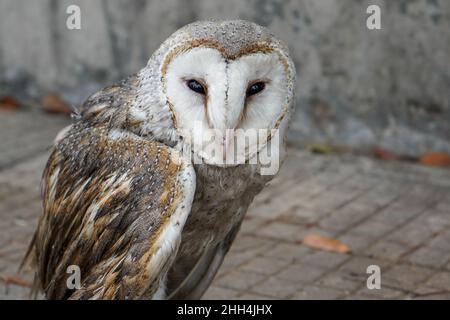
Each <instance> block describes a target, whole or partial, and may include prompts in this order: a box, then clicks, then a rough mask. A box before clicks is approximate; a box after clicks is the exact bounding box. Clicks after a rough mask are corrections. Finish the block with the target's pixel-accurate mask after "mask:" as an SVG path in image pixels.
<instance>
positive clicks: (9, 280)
mask: <svg viewBox="0 0 450 320" xmlns="http://www.w3.org/2000/svg"><path fill="white" fill-rule="evenodd" d="M0 280H2V281H3V282H5V283H6V284H14V285H17V286H21V287H27V288H31V286H32V283H31V282H30V281H27V280H25V279H22V278H20V277H18V276H13V275H11V276H6V275H2V276H0Z"/></svg>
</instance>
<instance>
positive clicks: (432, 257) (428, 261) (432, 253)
mask: <svg viewBox="0 0 450 320" xmlns="http://www.w3.org/2000/svg"><path fill="white" fill-rule="evenodd" d="M406 260H407V261H409V262H411V263H412V264H415V265H420V266H428V267H434V268H441V267H443V266H445V265H446V263H447V262H448V261H449V260H450V252H449V251H443V250H435V249H433V248H430V247H420V248H418V249H417V250H415V251H414V252H413V253H411V254H410V255H409V256H408V257H407V258H406Z"/></svg>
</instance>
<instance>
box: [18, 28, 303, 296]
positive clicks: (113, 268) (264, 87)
mask: <svg viewBox="0 0 450 320" xmlns="http://www.w3.org/2000/svg"><path fill="white" fill-rule="evenodd" d="M294 81H295V69H294V65H293V63H292V60H291V58H290V56H289V53H288V49H287V47H286V46H285V45H284V44H283V43H282V42H281V41H280V40H278V39H276V38H275V37H274V36H273V35H272V34H271V33H270V32H269V31H268V30H267V29H266V28H264V27H261V26H259V25H256V24H254V23H251V22H247V21H240V20H236V21H202V22H195V23H192V24H189V25H187V26H185V27H183V28H181V29H180V30H178V31H176V32H175V33H174V34H173V35H172V36H170V37H169V38H168V39H167V40H166V41H165V42H164V43H163V44H162V45H161V46H160V47H159V49H158V50H157V51H156V52H155V53H154V54H153V55H152V56H151V58H150V59H149V62H148V64H147V65H146V66H145V67H144V68H143V69H142V70H140V71H139V72H138V73H136V74H135V75H132V76H130V77H128V78H127V79H125V80H122V81H121V82H119V83H117V84H115V85H112V86H110V87H107V88H105V89H103V90H101V91H99V92H97V93H95V94H93V95H92V96H90V97H89V98H88V99H87V100H86V101H85V102H84V103H83V104H82V106H81V107H80V108H79V112H78V116H77V117H75V120H74V123H73V124H72V125H70V126H69V127H67V128H65V129H64V130H63V131H62V132H60V133H59V134H58V136H57V137H56V139H55V143H54V147H53V150H52V153H51V155H50V158H49V160H48V162H47V165H46V168H45V170H44V174H43V179H42V193H43V213H42V215H41V217H40V219H39V223H38V227H37V230H36V232H35V235H34V237H33V240H32V242H31V244H30V247H29V250H28V253H27V255H26V257H25V260H24V261H25V263H26V264H29V265H31V266H34V269H35V280H34V288H35V290H42V291H43V292H44V293H45V296H46V297H47V298H49V299H173V298H175V299H198V298H200V297H201V296H202V295H203V293H204V292H205V291H206V289H207V288H208V286H209V285H210V283H211V281H212V280H213V278H214V275H215V274H216V272H217V271H218V269H219V267H220V265H221V263H222V261H223V259H224V256H225V254H226V253H227V251H228V249H229V248H230V245H231V243H232V242H233V240H234V238H235V236H236V234H237V232H238V230H239V227H240V224H241V222H242V220H243V217H244V215H245V213H246V211H247V208H248V207H249V205H250V203H251V202H252V200H253V198H254V197H255V195H257V194H258V193H259V192H260V191H261V190H262V188H263V187H264V185H265V184H266V183H267V182H268V181H269V180H271V179H272V178H273V175H264V174H262V173H261V167H262V164H261V162H260V160H258V159H259V158H258V155H259V154H261V153H263V152H266V151H267V150H268V148H269V147H270V145H271V144H274V143H275V142H274V138H273V135H272V132H274V131H276V132H278V133H279V140H281V142H280V143H279V146H280V147H279V148H276V149H275V151H274V150H272V151H271V152H272V156H276V157H278V158H279V159H283V158H284V157H285V146H284V143H283V142H284V138H285V133H286V129H287V126H288V121H289V117H290V114H291V113H292V108H293V90H294ZM239 129H245V130H247V129H252V130H256V129H258V130H261V129H263V130H264V129H265V130H266V131H265V132H267V134H266V137H265V138H266V139H262V140H261V141H263V142H262V143H260V144H258V146H257V147H256V148H253V150H255V152H248V150H249V148H247V147H249V146H247V147H246V148H244V152H243V154H242V155H241V156H242V157H241V158H240V159H241V160H240V162H233V163H224V162H221V159H223V158H224V154H226V155H227V154H229V153H232V152H234V148H230V147H229V145H230V144H231V142H230V141H232V140H233V138H234V133H235V132H237V131H238V130H239ZM208 130H213V132H215V133H216V134H217V137H218V138H217V139H215V140H214V141H213V142H212V143H211V144H212V145H215V146H218V148H216V149H215V150H222V151H223V153H222V154H220V153H219V152H218V154H220V155H219V156H218V155H216V154H211V155H208V153H205V148H206V146H205V143H204V141H203V140H204V137H203V135H205V132H210V131H208ZM263 132H264V131H263ZM220 133H223V135H221V134H220ZM213 136H214V134H213ZM255 143H256V142H252V141H249V142H248V144H249V145H252V144H255ZM185 150H189V152H186V151H185ZM255 159H256V160H255ZM251 160H253V161H251ZM71 266H72V267H73V266H76V267H77V268H79V271H80V283H79V286H78V287H75V288H73V287H71V286H68V285H67V279H68V277H69V276H70V275H71V274H70V273H68V268H69V267H71ZM71 270H72V269H71Z"/></svg>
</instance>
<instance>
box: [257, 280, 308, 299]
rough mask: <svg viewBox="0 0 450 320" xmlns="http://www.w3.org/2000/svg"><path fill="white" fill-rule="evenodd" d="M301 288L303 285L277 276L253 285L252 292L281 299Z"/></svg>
mask: <svg viewBox="0 0 450 320" xmlns="http://www.w3.org/2000/svg"><path fill="white" fill-rule="evenodd" d="M300 290H301V285H300V284H298V283H296V282H293V281H290V280H285V279H281V278H277V277H270V278H268V279H266V280H264V281H263V282H261V283H260V284H258V285H256V286H254V287H252V288H251V289H250V292H252V293H256V294H261V295H267V296H270V297H274V298H279V299H288V298H289V297H290V296H292V295H294V294H295V293H297V292H299V291H300Z"/></svg>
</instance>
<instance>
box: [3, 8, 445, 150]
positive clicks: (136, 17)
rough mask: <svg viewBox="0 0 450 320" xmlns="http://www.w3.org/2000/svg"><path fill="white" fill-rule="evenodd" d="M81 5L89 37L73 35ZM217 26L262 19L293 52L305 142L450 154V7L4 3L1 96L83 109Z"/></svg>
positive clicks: (297, 123) (298, 126)
mask: <svg viewBox="0 0 450 320" xmlns="http://www.w3.org/2000/svg"><path fill="white" fill-rule="evenodd" d="M70 4H77V5H79V6H80V7H81V22H82V25H81V27H82V28H81V30H67V28H66V18H67V14H66V8H67V6H68V5H70ZM369 4H379V5H380V6H381V8H382V14H381V21H382V30H372V31H371V30H368V29H367V28H366V18H367V16H368V15H367V14H366V8H367V6H368V5H369ZM208 18H219V19H228V18H230V19H231V18H232V19H235V18H242V19H248V20H252V21H255V22H257V23H259V24H262V25H265V26H268V27H269V28H270V29H272V30H273V32H274V33H275V34H277V35H278V36H279V37H280V38H281V39H283V40H284V41H285V42H286V43H287V44H288V46H289V47H290V49H291V53H292V57H293V59H294V61H295V63H296V65H297V70H298V83H297V108H296V115H295V117H294V121H293V124H292V126H291V130H290V139H291V141H292V142H293V143H296V144H299V145H305V144H307V143H311V142H320V143H328V144H333V145H342V146H351V147H355V148H363V149H367V148H371V147H373V146H381V147H383V148H386V149H389V150H392V151H394V152H396V153H400V154H407V155H418V154H421V153H423V152H425V151H428V150H443V151H450V90H449V88H450V61H449V60H450V1H448V0H390V1H379V0H367V1H362V0H361V1H358V0H291V1H282V0H250V1H242V0H232V1H210V0H164V1H145V0H136V1H130V0H108V1H100V0H62V1H61V0H33V1H31V0H30V1H25V0H0V85H1V87H0V91H2V90H3V91H7V90H16V91H17V90H18V91H19V92H20V91H21V90H22V91H23V92H24V94H30V95H33V94H36V92H37V91H38V90H36V89H35V88H34V87H33V85H34V86H36V85H37V86H38V87H39V88H41V89H43V90H58V91H60V92H63V94H64V96H65V98H66V99H68V100H69V101H71V102H72V103H75V104H77V103H79V102H80V101H81V100H83V99H84V98H85V97H86V96H88V95H89V94H90V93H92V92H93V91H95V90H96V89H98V88H99V87H102V86H104V85H107V84H109V83H111V82H113V81H115V80H117V79H120V78H122V77H124V76H125V75H128V74H131V73H133V72H135V71H137V70H138V69H140V68H141V67H142V66H144V65H145V63H146V61H147V59H148V58H149V56H150V55H151V53H152V52H153V51H154V50H155V49H156V48H157V47H158V46H159V44H160V43H161V42H162V41H163V40H164V39H165V38H166V37H167V36H169V35H170V34H171V33H172V32H173V31H175V30H176V29H177V28H179V27H180V26H182V25H184V24H186V23H189V22H191V21H194V20H198V19H208ZM31 84H33V85H31ZM25 91H27V92H25Z"/></svg>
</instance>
